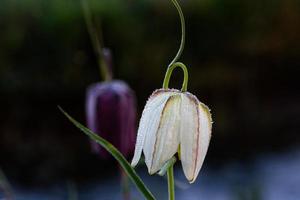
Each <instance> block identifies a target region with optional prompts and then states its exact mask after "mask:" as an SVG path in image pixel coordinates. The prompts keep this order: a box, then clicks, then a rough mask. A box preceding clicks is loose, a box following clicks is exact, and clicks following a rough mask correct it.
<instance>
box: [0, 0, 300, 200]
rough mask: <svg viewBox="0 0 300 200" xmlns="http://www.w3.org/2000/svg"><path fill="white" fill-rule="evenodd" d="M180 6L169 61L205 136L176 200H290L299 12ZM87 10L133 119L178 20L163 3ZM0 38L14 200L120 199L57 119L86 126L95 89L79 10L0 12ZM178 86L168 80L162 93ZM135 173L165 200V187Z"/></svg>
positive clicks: (1, 8)
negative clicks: (201, 117)
mask: <svg viewBox="0 0 300 200" xmlns="http://www.w3.org/2000/svg"><path fill="white" fill-rule="evenodd" d="M180 3H181V5H182V8H183V10H184V13H185V17H186V24H187V27H186V28H187V33H186V37H187V41H186V48H185V51H184V54H183V56H182V58H181V59H180V60H181V61H183V62H184V63H185V64H186V65H187V66H188V68H189V72H190V81H189V91H190V92H192V93H193V94H195V95H196V96H197V97H198V98H199V99H200V100H201V101H202V102H204V103H206V104H207V105H208V106H209V107H210V108H211V110H212V114H213V120H214V126H213V136H212V140H211V145H210V148H209V152H208V155H207V158H206V162H205V164H204V168H203V170H202V172H201V173H200V176H199V178H198V180H197V183H196V184H194V185H188V184H187V182H186V181H185V179H184V178H183V176H182V172H181V167H180V165H179V164H178V166H177V169H176V177H177V187H178V189H177V196H178V199H186V200H194V199H199V198H200V197H201V198H202V199H208V200H209V199H212V200H214V199H220V200H223V199H245V200H248V199H249V200H250V199H272V200H275V199H280V200H281V199H284V200H297V199H300V186H299V185H300V147H299V144H300V134H299V123H300V120H299V112H300V105H299V100H300V97H299V90H298V85H299V75H300V70H299V68H300V1H297V0H284V1H282V0H252V1H238V0H226V1H222V0H181V1H180ZM90 5H91V7H92V12H93V13H94V15H95V16H97V18H99V21H101V27H102V32H103V41H104V44H103V45H104V46H105V47H109V48H110V49H111V51H112V53H113V57H114V60H113V61H114V74H115V78H117V79H123V80H125V81H126V82H127V83H128V84H129V85H130V86H131V88H132V89H133V90H134V91H135V92H136V95H137V100H138V116H139V115H140V114H141V111H142V109H143V106H144V104H145V102H146V100H147V98H148V96H149V95H150V94H151V93H152V91H153V90H155V89H156V88H159V87H161V85H162V81H163V77H164V73H165V71H166V67H167V65H168V63H169V62H170V60H171V59H172V58H173V56H174V55H175V54H176V52H177V49H178V46H179V41H180V21H179V18H178V14H177V12H176V10H175V9H174V7H173V5H172V4H171V2H170V1H168V0H101V1H99V0H98V1H96V0H91V1H90ZM0 27H1V28H0V113H1V115H0V167H1V169H2V171H3V172H4V174H5V176H6V178H7V179H8V181H9V183H10V185H11V190H12V193H13V198H14V199H68V198H69V197H68V191H70V188H71V189H72V188H73V189H72V191H73V192H74V191H75V192H76V193H77V198H78V199H104V200H106V199H108V200H109V199H120V194H119V193H120V192H119V189H120V188H119V184H118V173H117V171H118V167H117V165H116V163H115V162H114V161H113V160H103V159H101V158H99V157H98V156H97V155H95V154H92V153H91V151H90V146H89V140H88V138H87V137H86V136H85V135H84V134H82V133H81V132H79V131H78V130H77V129H75V128H74V127H73V126H72V125H71V124H70V123H69V122H68V121H67V120H66V119H65V118H64V117H63V116H62V114H61V113H60V112H59V110H58V109H57V105H61V106H62V107H63V108H64V109H66V110H67V111H68V112H69V113H70V114H72V115H73V116H74V117H75V118H76V119H78V120H79V121H81V122H85V112H84V103H85V91H86V88H87V87H88V86H89V85H90V84H91V83H94V82H99V81H101V77H100V75H99V72H98V67H97V58H96V56H95V54H94V52H93V48H92V45H91V42H90V38H89V35H88V33H87V30H86V26H85V22H84V18H83V15H82V9H81V6H80V2H79V1H76V0H64V1H61V0H51V1H44V0H22V1H19V0H0ZM181 81H182V74H181V72H180V71H179V70H178V71H176V72H175V73H174V75H173V76H172V80H171V83H170V84H171V85H172V87H175V88H180V86H181ZM138 171H139V173H140V174H141V175H142V177H144V178H145V179H146V182H147V183H148V184H149V185H150V186H149V187H150V188H151V189H153V190H154V193H155V194H156V195H157V196H159V198H160V199H166V195H167V189H166V180H165V179H163V178H160V177H156V176H155V177H148V176H147V174H146V169H145V168H144V167H143V166H141V167H140V168H139V170H138ZM132 192H133V197H135V199H142V198H141V197H140V196H139V195H138V193H137V191H136V190H135V188H134V187H133V186H132ZM1 195H2V193H1V192H0V198H1ZM74 198H75V197H74Z"/></svg>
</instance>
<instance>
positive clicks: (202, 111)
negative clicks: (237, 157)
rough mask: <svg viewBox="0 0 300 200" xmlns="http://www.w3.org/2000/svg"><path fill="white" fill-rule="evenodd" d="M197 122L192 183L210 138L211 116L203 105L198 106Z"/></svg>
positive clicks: (200, 165)
mask: <svg viewBox="0 0 300 200" xmlns="http://www.w3.org/2000/svg"><path fill="white" fill-rule="evenodd" d="M199 121H200V127H199V139H198V154H197V164H196V171H195V174H194V178H193V180H192V182H194V181H195V180H196V178H197V176H198V174H199V171H200V169H201V167H202V164H203V161H204V159H205V156H206V153H207V149H208V146H209V142H210V138H211V129H212V119H211V114H210V111H209V108H208V107H207V106H206V105H204V104H203V103H200V104H199Z"/></svg>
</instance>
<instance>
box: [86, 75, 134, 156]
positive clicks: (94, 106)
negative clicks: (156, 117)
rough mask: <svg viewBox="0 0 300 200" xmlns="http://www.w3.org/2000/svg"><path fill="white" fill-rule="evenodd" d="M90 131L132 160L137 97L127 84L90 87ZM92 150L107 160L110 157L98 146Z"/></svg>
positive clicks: (117, 83)
mask: <svg viewBox="0 0 300 200" xmlns="http://www.w3.org/2000/svg"><path fill="white" fill-rule="evenodd" d="M86 118H87V125H88V127H89V128H90V129H91V130H92V131H93V132H95V133H97V134H99V135H100V136H101V137H103V138H105V139H106V140H108V141H109V142H111V143H112V144H113V145H114V146H115V147H116V148H117V149H119V150H120V151H121V153H122V154H123V155H124V156H129V155H130V154H131V153H132V152H133V150H134V146H135V139H136V124H135V123H136V99H135V93H134V92H133V90H131V89H130V87H129V86H128V85H127V84H126V83H125V82H123V81H119V80H114V81H108V82H101V83H95V84H92V85H91V86H89V88H88V89H87V94H86ZM91 143H92V144H91V145H92V150H93V151H94V152H95V153H99V155H100V156H102V157H103V158H108V157H109V156H108V155H109V154H108V153H107V152H106V151H105V150H104V149H103V148H101V147H100V145H98V144H97V143H95V142H93V141H92V142H91Z"/></svg>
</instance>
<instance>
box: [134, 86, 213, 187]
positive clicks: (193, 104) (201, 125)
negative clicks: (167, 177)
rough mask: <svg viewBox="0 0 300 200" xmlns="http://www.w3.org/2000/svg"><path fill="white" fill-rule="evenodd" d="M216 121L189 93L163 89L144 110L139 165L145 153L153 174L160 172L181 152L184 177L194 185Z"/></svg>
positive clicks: (137, 149)
mask: <svg viewBox="0 0 300 200" xmlns="http://www.w3.org/2000/svg"><path fill="white" fill-rule="evenodd" d="M211 128H212V119H211V114H210V111H209V109H208V107H207V106H205V105H204V104H203V103H201V102H200V101H199V100H198V99H197V97H195V96H194V95H192V94H191V93H189V92H181V91H179V90H175V89H159V90H156V91H154V92H153V94H152V95H151V96H150V98H149V100H148V101H147V104H146V106H145V109H144V111H143V114H142V117H141V120H140V125H139V129H138V136H137V141H136V146H135V153H134V157H133V160H132V163H131V165H132V166H135V165H136V164H137V163H138V161H139V159H140V157H141V154H142V151H143V152H144V155H145V162H146V165H147V167H148V171H149V173H150V174H154V173H156V172H157V171H158V170H160V169H161V168H162V167H163V165H164V164H165V163H166V162H167V161H168V160H169V159H171V158H172V156H173V155H174V154H176V153H177V152H178V149H179V147H180V151H179V153H180V159H181V163H182V167H183V171H184V174H185V176H186V178H187V179H188V181H189V182H190V183H193V182H194V181H195V180H196V178H197V176H198V173H199V171H200V168H201V166H202V164H203V161H204V158H205V155H206V152H207V149H208V146H209V141H210V137H211Z"/></svg>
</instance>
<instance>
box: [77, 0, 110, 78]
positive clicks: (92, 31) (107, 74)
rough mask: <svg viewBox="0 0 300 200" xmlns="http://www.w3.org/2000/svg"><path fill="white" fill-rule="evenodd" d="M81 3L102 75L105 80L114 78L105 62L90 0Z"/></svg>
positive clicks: (82, 0) (83, 0)
mask: <svg viewBox="0 0 300 200" xmlns="http://www.w3.org/2000/svg"><path fill="white" fill-rule="evenodd" d="M81 5H82V9H83V14H84V19H85V22H86V27H87V30H88V33H89V35H90V39H91V42H92V45H93V49H94V52H95V54H96V56H97V59H98V66H99V72H100V76H101V77H102V78H103V79H104V80H105V81H109V80H111V79H112V74H111V73H110V70H109V66H108V64H107V63H106V62H105V58H104V54H103V48H102V47H101V43H100V38H99V36H98V34H97V30H96V28H94V26H93V20H92V14H91V11H90V8H89V5H88V0H81Z"/></svg>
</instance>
